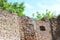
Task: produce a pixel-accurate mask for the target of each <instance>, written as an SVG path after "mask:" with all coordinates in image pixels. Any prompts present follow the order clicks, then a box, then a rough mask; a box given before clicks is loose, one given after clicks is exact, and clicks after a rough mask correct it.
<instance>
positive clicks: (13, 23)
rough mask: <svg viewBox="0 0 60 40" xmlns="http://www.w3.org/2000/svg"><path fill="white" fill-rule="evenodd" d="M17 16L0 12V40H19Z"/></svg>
mask: <svg viewBox="0 0 60 40" xmlns="http://www.w3.org/2000/svg"><path fill="white" fill-rule="evenodd" d="M17 18H18V16H17V15H16V14H12V13H9V12H7V11H2V10H0V40H20V33H19V26H18V20H17Z"/></svg>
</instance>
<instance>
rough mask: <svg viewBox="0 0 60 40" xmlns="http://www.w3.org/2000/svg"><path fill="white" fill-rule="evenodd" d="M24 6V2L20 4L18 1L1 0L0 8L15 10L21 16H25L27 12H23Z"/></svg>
mask: <svg viewBox="0 0 60 40" xmlns="http://www.w3.org/2000/svg"><path fill="white" fill-rule="evenodd" d="M24 8H25V6H24V3H23V2H22V3H20V4H18V2H14V3H8V0H0V9H2V10H7V11H9V12H15V13H17V14H18V15H19V16H25V14H23V11H24Z"/></svg>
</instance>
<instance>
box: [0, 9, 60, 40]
mask: <svg viewBox="0 0 60 40" xmlns="http://www.w3.org/2000/svg"><path fill="white" fill-rule="evenodd" d="M59 20H60V19H50V20H48V21H45V20H33V19H31V18H29V17H27V16H24V17H19V16H17V14H16V13H14V14H13V13H10V12H7V11H3V10H0V39H1V40H59V38H60V37H59V36H58V35H57V34H59V30H58V29H59V26H58V24H60V22H59Z"/></svg>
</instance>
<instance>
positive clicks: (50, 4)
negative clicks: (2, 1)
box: [8, 0, 60, 17]
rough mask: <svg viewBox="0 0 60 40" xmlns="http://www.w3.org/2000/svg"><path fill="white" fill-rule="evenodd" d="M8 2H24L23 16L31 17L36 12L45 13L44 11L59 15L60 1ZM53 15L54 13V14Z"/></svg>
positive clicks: (19, 1)
mask: <svg viewBox="0 0 60 40" xmlns="http://www.w3.org/2000/svg"><path fill="white" fill-rule="evenodd" d="M8 1H9V2H18V3H21V2H24V3H25V4H24V5H25V6H26V8H25V11H24V14H26V15H27V16H29V17H31V16H32V13H35V12H36V11H39V12H42V13H45V11H46V9H48V10H50V11H51V12H56V15H58V14H60V0H8ZM54 14H55V13H54Z"/></svg>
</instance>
